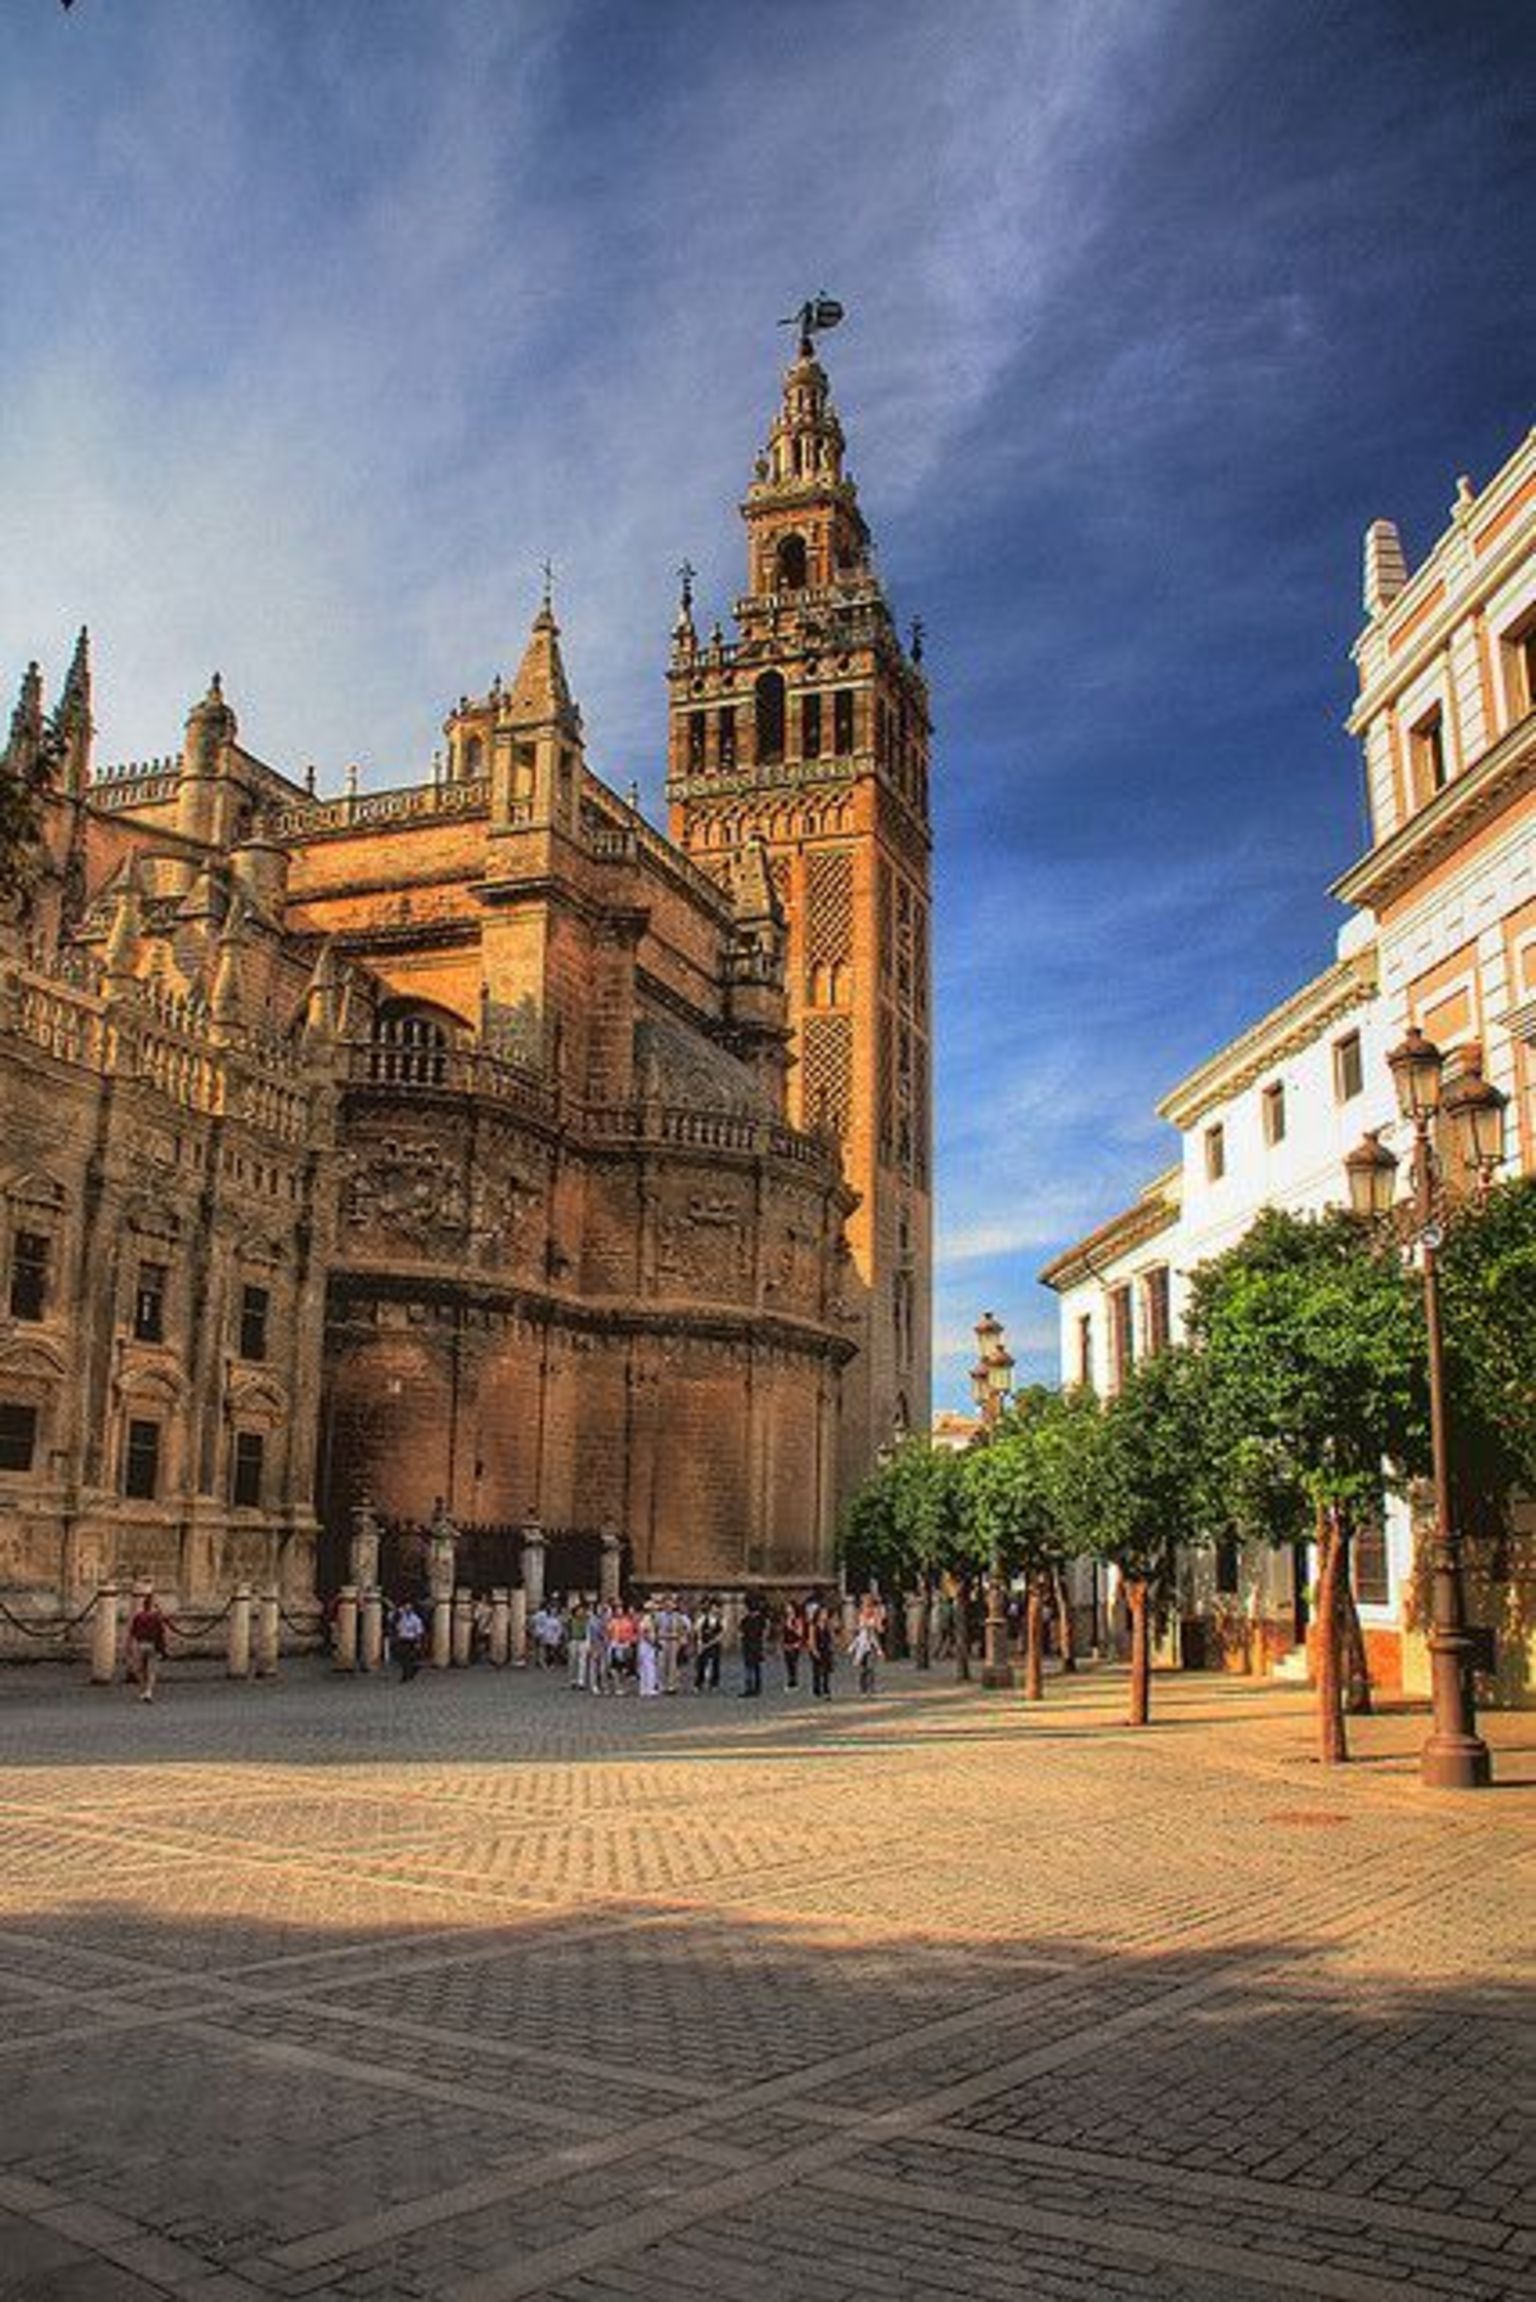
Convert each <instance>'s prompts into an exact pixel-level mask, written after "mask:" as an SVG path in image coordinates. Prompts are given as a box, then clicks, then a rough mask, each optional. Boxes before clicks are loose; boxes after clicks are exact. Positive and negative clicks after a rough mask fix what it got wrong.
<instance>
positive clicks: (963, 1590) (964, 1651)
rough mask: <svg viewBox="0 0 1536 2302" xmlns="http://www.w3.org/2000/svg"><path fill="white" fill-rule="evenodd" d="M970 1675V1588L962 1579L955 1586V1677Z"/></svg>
mask: <svg viewBox="0 0 1536 2302" xmlns="http://www.w3.org/2000/svg"><path fill="white" fill-rule="evenodd" d="M970 1675H971V1586H970V1584H969V1583H968V1582H966V1581H965V1580H964V1579H963V1578H962V1579H961V1581H960V1582H958V1583H957V1584H956V1585H955V1676H956V1678H957V1679H968V1678H969V1677H970Z"/></svg>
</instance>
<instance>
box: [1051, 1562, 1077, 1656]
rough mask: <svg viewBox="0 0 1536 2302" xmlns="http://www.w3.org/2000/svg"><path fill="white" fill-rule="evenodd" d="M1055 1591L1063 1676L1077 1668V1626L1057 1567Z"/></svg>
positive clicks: (1062, 1578)
mask: <svg viewBox="0 0 1536 2302" xmlns="http://www.w3.org/2000/svg"><path fill="white" fill-rule="evenodd" d="M1053 1581H1054V1584H1055V1589H1056V1620H1057V1623H1058V1624H1059V1626H1060V1628H1059V1630H1058V1631H1057V1639H1058V1641H1059V1643H1060V1647H1061V1668H1062V1672H1063V1675H1065V1673H1066V1672H1068V1671H1075V1670H1076V1668H1077V1625H1076V1623H1075V1622H1074V1621H1073V1620H1072V1601H1071V1598H1070V1596H1069V1595H1068V1591H1067V1578H1066V1576H1065V1575H1064V1574H1063V1573H1062V1572H1061V1570H1060V1568H1059V1567H1058V1568H1057V1570H1056V1573H1055V1575H1054V1577H1053Z"/></svg>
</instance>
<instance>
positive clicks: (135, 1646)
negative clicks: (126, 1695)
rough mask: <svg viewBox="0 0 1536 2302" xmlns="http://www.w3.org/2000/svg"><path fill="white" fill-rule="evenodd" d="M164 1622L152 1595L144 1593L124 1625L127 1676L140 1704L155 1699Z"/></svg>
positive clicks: (148, 1592)
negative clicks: (131, 1617)
mask: <svg viewBox="0 0 1536 2302" xmlns="http://www.w3.org/2000/svg"><path fill="white" fill-rule="evenodd" d="M165 1632H166V1621H165V1617H164V1615H163V1614H162V1613H161V1612H160V1609H159V1608H158V1607H157V1606H156V1605H155V1594H154V1592H153V1591H145V1592H144V1594H143V1596H142V1597H141V1598H140V1600H139V1603H138V1605H137V1607H136V1608H135V1609H134V1613H133V1619H132V1621H131V1622H130V1623H129V1625H128V1676H129V1678H130V1679H131V1680H132V1681H133V1682H134V1683H135V1684H136V1685H137V1687H138V1690H139V1700H140V1702H141V1703H152V1702H153V1701H154V1699H155V1682H156V1680H157V1679H158V1678H159V1676H160V1665H161V1663H162V1661H163V1660H164V1658H165Z"/></svg>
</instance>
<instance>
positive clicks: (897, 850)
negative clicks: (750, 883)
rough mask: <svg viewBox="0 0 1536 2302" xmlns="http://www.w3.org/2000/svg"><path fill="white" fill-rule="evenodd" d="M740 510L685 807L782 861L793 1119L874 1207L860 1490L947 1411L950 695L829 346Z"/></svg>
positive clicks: (675, 797) (683, 828)
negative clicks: (937, 1396)
mask: <svg viewBox="0 0 1536 2302" xmlns="http://www.w3.org/2000/svg"><path fill="white" fill-rule="evenodd" d="M839 317H841V314H840V311H839V308H838V306H837V305H835V304H832V303H829V302H828V301H826V300H825V299H821V300H818V301H816V302H813V303H810V304H807V305H806V306H805V308H804V310H803V311H802V313H801V314H800V320H799V327H800V338H799V349H798V352H797V355H796V358H795V360H794V362H793V364H792V365H791V366H790V368H789V369H788V370H787V372H786V374H785V377H784V394H783V400H782V403H781V405H780V407H779V410H778V413H777V414H776V415H775V417H774V419H773V425H772V429H771V431H770V433H769V437H768V444H767V447H766V448H765V450H764V452H763V453H762V455H761V456H759V458H758V460H757V466H756V472H755V476H754V478H753V481H752V484H751V486H750V487H749V488H748V490H747V496H746V501H745V502H744V503H743V505H742V507H741V510H742V516H743V518H744V519H745V521H746V526H747V588H746V592H745V595H744V596H743V597H742V598H740V599H739V600H738V601H737V603H736V615H735V625H736V637H735V638H734V639H727V638H726V637H725V636H724V634H723V633H722V632H721V630H720V628H719V626H718V625H716V626H715V628H714V629H713V630H712V631H711V632H710V633H709V635H708V636H707V638H704V639H701V638H700V637H699V634H698V631H697V629H696V628H695V624H694V614H693V594H692V580H691V574H690V571H688V570H686V569H685V570H684V577H683V597H682V602H681V605H680V607H679V610H678V618H677V624H676V627H675V630H674V633H673V643H672V659H671V667H670V672H669V683H670V688H671V712H670V741H669V749H668V781H667V794H668V798H669V800H670V802H671V828H672V835H673V837H674V839H675V840H677V841H678V842H679V844H680V845H682V846H683V847H684V848H686V849H687V850H688V852H689V854H690V855H691V856H692V857H693V859H694V860H695V861H696V862H698V863H700V864H702V865H703V866H704V867H705V868H706V869H710V870H714V871H717V872H727V871H729V870H731V869H732V868H733V867H734V865H735V862H736V860H737V859H738V858H739V857H741V856H742V855H743V854H744V853H745V852H746V851H747V849H748V846H749V843H752V842H755V841H761V842H762V844H763V846H764V847H765V848H766V850H767V856H768V861H769V868H770V871H771V873H772V878H773V884H774V888H775V890H776V892H777V894H778V897H779V900H780V903H781V905H782V907H783V911H784V914H785V920H786V924H787V929H788V980H789V992H790V1024H791V1028H792V1040H791V1047H790V1054H791V1057H792V1062H791V1066H790V1073H789V1097H790V1117H791V1118H792V1119H793V1120H794V1121H795V1122H796V1124H797V1125H799V1126H801V1127H804V1128H807V1129H820V1130H821V1131H823V1132H824V1133H828V1134H831V1135H833V1136H835V1137H836V1139H837V1141H838V1143H839V1145H840V1147H841V1152H842V1159H843V1166H844V1169H845V1172H846V1175H847V1179H848V1182H849V1183H850V1185H851V1186H852V1188H853V1189H854V1190H855V1191H856V1192H857V1193H858V1196H859V1204H858V1207H857V1210H856V1212H855V1213H854V1215H853V1216H852V1218H851V1220H850V1222H849V1226H848V1235H849V1241H850V1245H851V1248H852V1265H851V1268H850V1270H849V1272H848V1275H847V1284H846V1287H845V1289H844V1315H845V1316H846V1318H847V1320H848V1323H849V1332H850V1335H851V1336H852V1337H853V1338H854V1339H855V1340H856V1341H857V1342H858V1344H859V1346H860V1348H859V1353H858V1356H857V1358H856V1359H855V1360H853V1361H852V1362H851V1364H850V1365H849V1367H848V1369H847V1371H846V1373H845V1375H844V1377H843V1385H844V1389H843V1416H842V1424H843V1432H844V1440H843V1459H842V1480H841V1486H842V1490H843V1492H844V1494H847V1493H848V1492H849V1491H850V1489H851V1487H852V1486H853V1485H854V1484H856V1483H857V1481H858V1480H859V1479H860V1478H861V1477H862V1476H863V1475H864V1473H865V1472H866V1471H867V1470H868V1469H869V1467H870V1465H871V1463H872V1462H873V1460H874V1458H875V1455H876V1453H877V1452H878V1450H879V1449H880V1448H881V1447H882V1446H884V1445H885V1444H886V1443H887V1442H888V1441H889V1440H890V1439H891V1438H892V1437H893V1436H894V1435H897V1434H899V1433H901V1432H904V1431H909V1430H910V1431H923V1432H925V1431H926V1430H927V1428H928V1424H929V1416H930V1391H931V1380H932V1375H931V1342H930V1327H931V1315H932V1274H933V1218H932V1196H931V1192H932V1184H931V1169H932V1116H931V1112H932V1101H931V1081H932V1058H931V1046H932V1037H931V1035H932V1000H931V983H930V960H929V932H928V930H929V849H930V844H931V842H930V837H929V828H928V749H929V718H928V690H927V684H926V682H925V680H924V678H923V675H922V673H921V671H920V670H919V668H918V666H919V662H920V658H921V644H920V635H919V632H918V630H917V629H916V628H914V633H913V645H912V648H911V650H910V651H909V650H907V649H905V648H903V646H902V644H901V640H900V638H899V636H898V634H897V630H896V626H895V623H894V622H893V620H892V617H891V611H890V608H889V606H888V605H887V602H886V599H885V594H884V593H883V591H882V590H881V588H880V582H879V578H878V577H877V575H876V573H875V569H874V564H873V560H872V557H871V551H870V540H869V530H868V529H867V528H866V526H865V524H864V519H863V515H862V513H861V512H860V510H859V504H858V493H857V490H856V489H855V487H854V484H853V481H852V479H851V478H850V477H849V476H848V474H847V472H846V471H845V469H844V466H843V431H842V426H841V424H840V423H839V422H838V419H837V411H836V409H835V408H834V407H833V405H832V400H831V396H830V393H829V391H828V386H827V377H826V371H825V369H824V368H823V367H822V365H821V363H820V361H819V360H818V359H817V357H816V346H815V341H814V336H815V332H816V331H817V330H819V329H822V328H826V327H828V326H830V325H832V324H833V323H834V322H835V320H836V319H838V318H839Z"/></svg>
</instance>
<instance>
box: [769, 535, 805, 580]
mask: <svg viewBox="0 0 1536 2302" xmlns="http://www.w3.org/2000/svg"><path fill="white" fill-rule="evenodd" d="M806 574H807V569H806V557H805V538H804V536H796V535H788V536H780V538H779V549H778V555H777V564H776V566H775V570H774V589H775V591H804V589H805V585H806Z"/></svg>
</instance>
